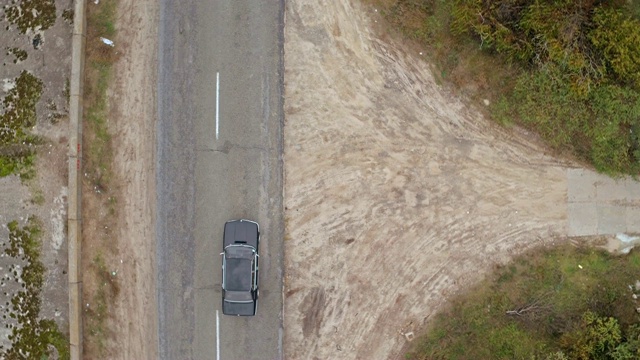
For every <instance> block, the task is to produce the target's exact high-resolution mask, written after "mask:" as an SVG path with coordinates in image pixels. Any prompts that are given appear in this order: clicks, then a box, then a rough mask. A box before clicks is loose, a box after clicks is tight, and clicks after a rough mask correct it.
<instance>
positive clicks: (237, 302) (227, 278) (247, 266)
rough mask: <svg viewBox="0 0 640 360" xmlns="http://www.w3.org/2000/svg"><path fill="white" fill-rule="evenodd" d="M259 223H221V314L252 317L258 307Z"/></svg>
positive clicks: (238, 221)
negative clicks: (222, 234) (222, 225)
mask: <svg viewBox="0 0 640 360" xmlns="http://www.w3.org/2000/svg"><path fill="white" fill-rule="evenodd" d="M259 242H260V226H259V225H258V223H256V222H254V221H249V220H233V221H227V223H225V224H224V236H223V252H222V253H220V255H222V313H223V314H225V315H237V316H253V315H255V314H256V309H257V307H258V243H259Z"/></svg>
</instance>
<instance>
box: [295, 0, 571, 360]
mask: <svg viewBox="0 0 640 360" xmlns="http://www.w3.org/2000/svg"><path fill="white" fill-rule="evenodd" d="M286 11H287V15H286V16H287V24H286V27H285V38H286V42H285V69H286V72H285V88H286V101H285V113H286V124H285V173H286V179H285V186H286V196H285V206H286V208H285V209H286V210H285V218H286V223H287V229H286V233H287V240H286V241H285V246H286V254H287V257H286V263H285V265H286V268H285V273H286V274H287V275H286V279H285V294H286V297H285V312H286V314H287V316H286V319H285V332H286V333H285V344H286V345H285V346H286V349H285V350H286V354H287V357H288V358H292V359H316V358H317V359H328V358H340V359H385V358H392V357H394V356H397V355H398V352H399V351H400V350H401V348H402V346H403V345H404V344H405V342H406V340H405V337H404V336H403V335H402V332H404V331H405V330H406V328H407V326H408V325H407V324H410V325H409V327H411V328H416V329H417V328H419V327H420V326H422V325H424V324H425V322H426V321H427V320H428V319H429V318H430V317H431V316H432V315H433V314H434V313H435V312H436V311H438V310H439V309H440V308H441V307H442V306H443V305H444V304H445V302H446V298H447V296H450V295H453V294H455V293H456V292H459V291H461V290H463V289H465V288H466V287H468V286H469V285H471V284H472V283H474V282H476V281H477V280H479V279H481V278H482V276H483V274H486V273H487V272H488V271H489V270H490V269H491V267H492V266H495V264H500V263H505V262H506V261H508V259H510V258H511V257H512V256H514V255H516V254H517V253H520V252H522V251H524V250H525V249H528V248H531V247H534V246H538V245H541V244H543V243H544V242H545V241H546V240H547V239H552V238H554V237H558V236H560V237H561V236H564V234H565V233H566V230H565V226H566V224H565V223H566V174H565V172H566V170H565V167H566V165H565V164H563V163H561V162H559V161H556V160H555V159H553V158H551V157H549V156H546V155H545V154H544V151H543V149H541V148H539V146H538V145H537V144H536V143H534V142H532V141H530V140H529V139H527V138H526V137H525V136H526V133H520V134H519V133H517V132H515V131H514V132H509V131H506V130H503V129H497V128H496V126H495V125H493V124H491V123H489V122H488V121H487V120H486V119H484V118H483V117H482V115H481V114H480V113H479V112H478V111H476V110H474V109H473V108H471V107H468V106H467V105H465V104H464V103H463V102H462V101H460V100H458V99H457V98H456V97H455V94H452V93H451V92H449V91H447V90H444V89H442V88H440V87H439V86H438V85H437V84H436V83H435V80H434V78H433V76H432V75H431V73H430V69H429V66H428V65H427V64H425V63H423V62H422V60H420V59H418V60H416V59H414V58H412V57H411V56H409V55H407V51H406V50H404V49H403V48H402V47H401V46H395V45H391V44H388V43H386V42H384V41H381V40H378V39H376V38H375V36H374V34H373V33H372V32H371V31H370V30H369V24H370V22H369V21H370V20H369V19H368V18H367V16H366V15H364V9H363V8H362V7H361V6H360V5H359V4H356V3H348V2H347V3H344V2H340V1H337V0H327V1H321V2H318V3H317V4H316V3H313V4H311V3H303V2H298V1H294V2H288V3H287V9H286ZM371 16H374V15H371ZM320 294H322V295H320Z"/></svg>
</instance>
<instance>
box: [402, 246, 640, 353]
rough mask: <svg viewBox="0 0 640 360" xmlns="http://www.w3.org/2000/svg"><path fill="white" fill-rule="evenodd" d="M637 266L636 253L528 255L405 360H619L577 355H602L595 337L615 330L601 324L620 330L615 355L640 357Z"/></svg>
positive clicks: (453, 309)
mask: <svg viewBox="0 0 640 360" xmlns="http://www.w3.org/2000/svg"><path fill="white" fill-rule="evenodd" d="M523 259H524V260H523ZM638 259H640V254H638V253H637V252H631V253H630V254H628V255H625V256H613V255H611V254H609V253H606V252H604V251H599V250H594V249H591V248H582V247H578V248H575V247H573V246H569V245H567V246H560V247H557V248H554V249H550V250H547V249H541V250H535V251H532V252H529V253H527V254H523V255H522V256H521V257H520V259H515V260H514V261H513V263H512V264H510V265H508V266H506V267H499V268H498V269H497V271H496V273H495V274H494V275H493V276H492V277H490V278H489V279H487V280H486V281H484V282H482V283H480V284H478V285H477V286H476V287H474V288H473V289H469V291H468V292H467V293H466V294H463V295H461V296H459V297H457V298H453V299H450V300H449V301H450V304H451V305H450V306H449V308H447V309H446V310H445V311H443V312H441V313H439V314H437V315H436V316H435V319H434V320H433V321H432V322H431V324H430V325H429V329H428V330H427V332H426V334H424V335H422V336H421V337H419V338H418V340H417V341H416V342H414V343H413V344H412V345H413V346H412V348H411V349H410V351H409V352H408V353H407V354H406V355H405V357H406V358H407V359H534V360H535V359H550V358H558V359H560V358H563V357H551V356H552V355H553V354H559V353H562V354H564V358H565V359H567V358H572V359H573V358H583V359H586V358H602V359H604V358H607V359H609V358H615V357H594V356H586V357H584V356H582V357H579V356H575V354H576V353H575V351H576V349H577V348H580V349H584V350H585V351H586V352H585V353H588V354H591V355H593V354H596V353H597V352H598V351H599V350H598V348H597V347H595V348H594V347H592V345H594V344H595V343H594V342H592V341H591V340H593V339H591V338H589V336H595V335H598V336H600V335H602V336H606V335H607V334H608V332H607V331H608V330H607V329H608V328H612V327H608V326H604V325H603V326H600V325H598V324H609V325H611V324H614V325H615V327H616V329H617V330H616V331H619V332H620V334H621V335H622V336H618V337H616V338H615V339H614V340H615V341H613V342H611V343H610V344H609V346H610V349H609V350H611V351H613V350H612V349H615V351H623V350H625V349H631V350H633V349H635V350H633V351H637V350H640V347H637V345H638V344H637V341H635V340H634V339H635V337H634V336H633V332H632V330H633V329H634V327H635V328H637V327H638V326H640V315H638V313H637V311H636V308H637V307H638V301H637V300H636V299H635V298H636V297H637V296H638V294H639V293H640V289H638V288H637V287H636V286H635V284H636V282H637V281H638V280H639V277H638V274H639V266H638ZM587 318H588V319H591V320H589V321H586V322H585V319H587ZM601 330H603V331H604V332H600V333H599V331H601ZM636 336H637V335H636ZM590 339H591V340H590ZM633 341H635V342H633ZM634 354H637V353H634ZM620 358H621V359H622V358H625V359H626V358H627V357H620ZM628 358H629V359H630V358H635V357H628Z"/></svg>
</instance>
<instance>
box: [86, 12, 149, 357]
mask: <svg viewBox="0 0 640 360" xmlns="http://www.w3.org/2000/svg"><path fill="white" fill-rule="evenodd" d="M87 5H88V6H96V5H94V3H93V1H91V2H88V3H87ZM98 6H99V5H98ZM157 22H158V5H157V3H156V2H155V1H152V0H135V1H134V0H120V1H119V7H118V16H117V21H116V26H117V29H118V35H117V38H116V39H114V41H115V49H117V51H118V52H119V54H120V57H119V60H118V61H117V62H116V64H115V66H114V79H113V82H112V86H111V87H110V90H109V91H110V92H109V101H110V109H111V112H112V116H111V117H110V119H109V121H110V130H111V132H112V135H113V138H112V139H113V142H114V143H113V145H114V146H113V148H114V151H115V153H114V161H113V173H114V176H113V182H112V189H111V191H113V192H114V193H115V198H116V199H117V212H116V213H117V222H116V223H117V227H116V230H114V231H106V230H103V229H102V228H101V227H99V224H96V223H91V221H90V220H92V219H95V218H100V217H99V216H96V215H95V214H97V213H98V212H103V211H105V210H104V209H97V208H96V207H97V206H99V204H101V201H103V200H101V199H100V198H99V197H97V196H94V194H92V193H91V192H89V193H85V194H83V197H84V199H83V201H84V202H83V212H84V215H83V217H84V218H85V228H84V232H83V241H84V243H83V247H84V248H89V249H90V248H91V246H92V241H103V240H104V237H105V235H109V236H110V237H111V241H112V244H111V245H110V246H113V247H112V249H111V250H112V251H111V252H110V253H109V254H108V255H107V256H106V261H105V262H106V265H107V267H108V268H109V270H110V271H113V272H115V273H116V274H117V275H116V278H117V288H118V289H119V291H118V295H117V296H116V297H115V298H114V299H113V302H112V303H110V304H109V305H110V306H112V309H111V312H110V314H109V320H108V322H107V327H108V329H109V336H108V337H107V344H106V346H105V348H106V349H105V351H104V353H103V354H104V356H107V358H109V359H154V358H157V324H156V323H157V308H156V289H155V280H156V276H155V251H156V250H155V230H154V226H153V223H152V220H153V219H154V218H155V215H154V214H155V199H156V193H155V159H154V148H155V119H156V97H155V96H156V95H155V94H156V72H157V69H156V63H157V60H156V58H157V42H156V39H157ZM87 41H90V39H88V40H87ZM84 248H83V249H84ZM83 251H84V250H83ZM86 253H87V252H85V254H86ZM83 256H84V255H83ZM91 259H92V258H91V257H89V256H87V257H85V258H83V266H84V267H85V268H86V267H88V266H90V261H91ZM84 281H85V288H86V291H85V295H86V294H91V293H92V292H93V291H95V289H96V287H97V285H96V282H97V281H100V280H98V279H95V278H87V277H86V276H85V278H84ZM87 330H88V329H85V332H86V331H87ZM85 336H86V334H85ZM85 341H86V337H85ZM96 350H97V349H96V348H95V345H94V346H92V345H87V344H85V357H86V358H95V355H96V354H95V352H96Z"/></svg>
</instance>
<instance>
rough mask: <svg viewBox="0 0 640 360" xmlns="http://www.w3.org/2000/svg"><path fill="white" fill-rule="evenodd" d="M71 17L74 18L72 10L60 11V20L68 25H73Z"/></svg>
mask: <svg viewBox="0 0 640 360" xmlns="http://www.w3.org/2000/svg"><path fill="white" fill-rule="evenodd" d="M73 16H74V11H73V9H64V10H63V11H62V16H61V17H62V19H63V20H64V21H65V22H66V23H67V24H69V25H73Z"/></svg>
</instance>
